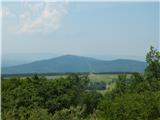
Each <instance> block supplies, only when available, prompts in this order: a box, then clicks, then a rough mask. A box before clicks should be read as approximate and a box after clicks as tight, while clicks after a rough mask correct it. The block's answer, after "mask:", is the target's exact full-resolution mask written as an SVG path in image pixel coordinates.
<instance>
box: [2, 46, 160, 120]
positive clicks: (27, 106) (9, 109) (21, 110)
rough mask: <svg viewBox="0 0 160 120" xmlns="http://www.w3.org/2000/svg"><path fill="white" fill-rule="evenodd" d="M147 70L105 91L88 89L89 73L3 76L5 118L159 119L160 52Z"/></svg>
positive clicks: (149, 59) (152, 56) (149, 61)
mask: <svg viewBox="0 0 160 120" xmlns="http://www.w3.org/2000/svg"><path fill="white" fill-rule="evenodd" d="M146 61H147V67H146V70H145V72H144V73H143V74H142V73H134V74H132V75H131V77H130V78H128V77H127V76H126V75H125V74H122V75H119V76H118V80H116V83H115V88H114V89H113V90H112V91H107V92H106V94H105V95H102V94H100V93H97V92H96V91H92V90H87V87H88V84H89V79H88V76H87V75H77V74H71V75H69V76H67V77H61V78H57V79H54V80H51V79H46V78H45V77H40V76H37V75H34V76H32V77H29V78H12V79H3V80H2V90H1V91H2V119H3V120H160V52H158V51H157V50H155V49H154V48H153V47H151V50H150V52H149V53H148V54H147V55H146Z"/></svg>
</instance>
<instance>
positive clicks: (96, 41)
mask: <svg viewBox="0 0 160 120" xmlns="http://www.w3.org/2000/svg"><path fill="white" fill-rule="evenodd" d="M158 16H159V4H158V2H51V3H47V2H46V3H45V2H35V3H32V2H2V14H1V17H2V55H3V56H5V55H8V54H13V55H15V54H24V56H25V55H26V54H31V53H32V54H42V56H43V54H56V55H59V56H60V55H66V54H71V55H79V56H88V57H94V58H99V59H117V58H122V59H136V60H144V59H145V55H146V53H147V52H148V50H149V48H150V46H151V45H152V46H154V47H156V48H158V47H159V46H158V40H159V28H158V27H159V18H158ZM40 56H41V55H40ZM46 56H47V55H46ZM35 57H36V56H35ZM47 57H52V56H50V55H48V56H47ZM53 57H54V56H53ZM14 58H16V57H15V56H13V59H14ZM32 58H33V56H30V58H28V59H32ZM45 58H46V57H44V59H45ZM2 59H3V58H2ZM36 59H43V57H42V58H39V57H38V56H37V58H33V60H36Z"/></svg>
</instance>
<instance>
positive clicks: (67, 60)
mask: <svg viewBox="0 0 160 120" xmlns="http://www.w3.org/2000/svg"><path fill="white" fill-rule="evenodd" d="M145 66H146V63H145V62H142V61H136V60H128V59H117V60H111V61H104V60H98V59H94V58H89V57H81V56H75V55H64V56H60V57H56V58H51V59H46V60H40V61H35V62H32V63H28V64H22V65H17V66H11V67H4V68H2V74H20V73H64V72H143V71H144V69H145Z"/></svg>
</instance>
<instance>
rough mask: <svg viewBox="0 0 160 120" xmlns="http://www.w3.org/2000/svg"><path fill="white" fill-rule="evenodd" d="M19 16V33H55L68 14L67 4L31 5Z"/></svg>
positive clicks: (47, 3)
mask: <svg viewBox="0 0 160 120" xmlns="http://www.w3.org/2000/svg"><path fill="white" fill-rule="evenodd" d="M25 7H26V8H25V9H26V10H25V11H24V12H23V13H22V14H21V15H20V16H19V20H20V23H19V24H20V25H19V28H18V33H37V32H43V33H46V32H55V31H56V30H58V29H59V27H60V22H61V19H62V18H63V17H64V16H65V15H66V14H67V5H66V3H51V2H46V3H44V2H43V3H42V2H41V3H30V4H27V5H25Z"/></svg>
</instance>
